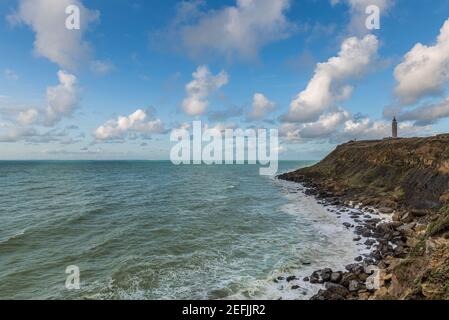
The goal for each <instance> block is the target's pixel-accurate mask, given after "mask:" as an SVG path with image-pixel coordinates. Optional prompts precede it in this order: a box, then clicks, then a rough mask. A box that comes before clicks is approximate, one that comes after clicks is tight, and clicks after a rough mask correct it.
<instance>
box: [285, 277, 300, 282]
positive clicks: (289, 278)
mask: <svg viewBox="0 0 449 320" xmlns="http://www.w3.org/2000/svg"><path fill="white" fill-rule="evenodd" d="M296 279H297V278H296V276H289V277H287V279H286V280H287V282H291V281H293V280H296Z"/></svg>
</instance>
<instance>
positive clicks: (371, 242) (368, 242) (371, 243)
mask: <svg viewBox="0 0 449 320" xmlns="http://www.w3.org/2000/svg"><path fill="white" fill-rule="evenodd" d="M375 243H376V240H373V239H368V240H366V241H365V245H367V246H372V245H373V244H375Z"/></svg>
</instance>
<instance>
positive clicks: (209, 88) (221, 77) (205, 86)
mask: <svg viewBox="0 0 449 320" xmlns="http://www.w3.org/2000/svg"><path fill="white" fill-rule="evenodd" d="M192 76H193V80H192V81H191V82H189V83H188V84H187V85H186V92H187V97H186V98H185V99H184V101H183V103H182V108H183V110H184V112H185V113H186V114H188V115H190V116H195V115H201V114H203V113H204V112H205V111H206V109H207V107H208V105H209V102H208V100H207V98H208V97H209V96H210V95H211V94H213V93H214V92H215V91H217V90H218V89H219V88H221V87H222V86H224V85H226V84H227V83H228V74H227V73H226V72H225V71H221V72H220V73H219V74H217V75H215V76H214V75H213V74H212V73H211V72H210V71H209V69H208V68H207V66H200V67H198V69H197V70H196V71H195V72H194V73H193V74H192Z"/></svg>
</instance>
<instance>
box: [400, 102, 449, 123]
mask: <svg viewBox="0 0 449 320" xmlns="http://www.w3.org/2000/svg"><path fill="white" fill-rule="evenodd" d="M397 117H398V118H399V119H400V120H403V121H416V123H417V124H419V125H428V124H433V123H435V122H436V121H438V120H439V119H442V118H447V117H449V97H446V99H444V100H443V101H441V102H438V103H434V104H429V105H424V106H420V107H417V108H415V109H412V110H406V111H402V112H400V113H399V114H398V115H397Z"/></svg>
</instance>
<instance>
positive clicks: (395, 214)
mask: <svg viewBox="0 0 449 320" xmlns="http://www.w3.org/2000/svg"><path fill="white" fill-rule="evenodd" d="M392 220H393V221H395V222H397V221H400V220H401V215H400V213H398V212H396V213H394V214H393V216H392Z"/></svg>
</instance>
